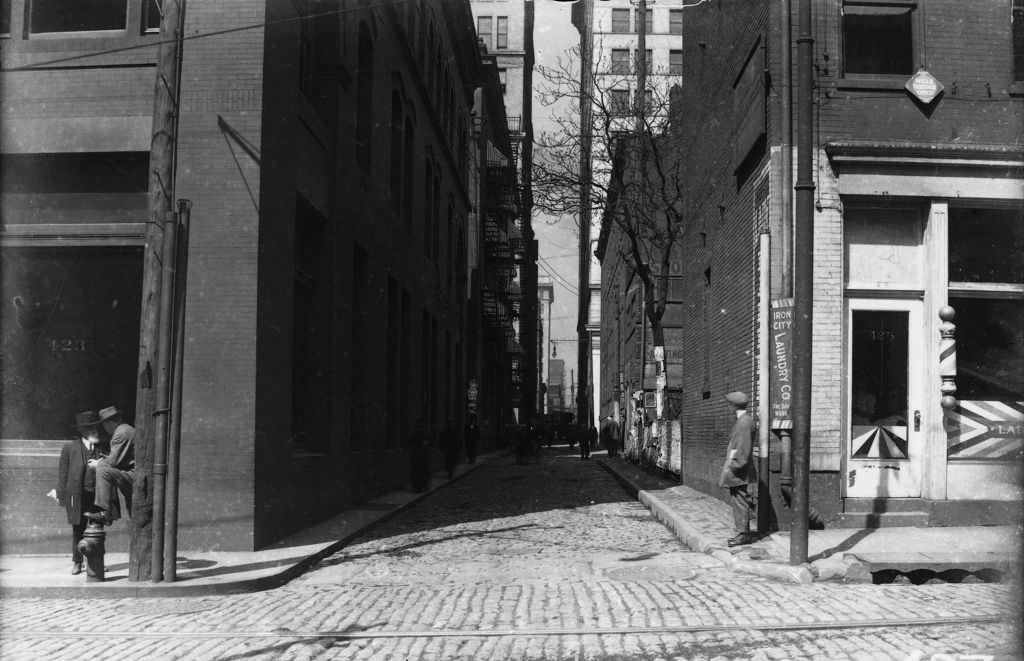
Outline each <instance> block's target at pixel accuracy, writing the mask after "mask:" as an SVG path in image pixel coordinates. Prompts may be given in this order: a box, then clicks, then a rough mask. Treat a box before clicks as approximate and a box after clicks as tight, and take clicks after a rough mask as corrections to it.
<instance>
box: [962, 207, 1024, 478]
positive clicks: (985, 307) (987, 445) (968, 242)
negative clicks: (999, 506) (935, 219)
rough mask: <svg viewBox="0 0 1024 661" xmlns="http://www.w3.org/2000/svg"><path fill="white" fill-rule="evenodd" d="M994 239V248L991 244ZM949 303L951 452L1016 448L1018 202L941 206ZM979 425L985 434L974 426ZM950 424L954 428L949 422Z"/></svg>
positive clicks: (1023, 248)
mask: <svg viewBox="0 0 1024 661" xmlns="http://www.w3.org/2000/svg"><path fill="white" fill-rule="evenodd" d="M995 246H998V248H994V247H995ZM948 250H949V304H950V305H951V306H952V307H953V309H954V310H956V318H955V319H954V323H955V324H956V336H955V337H956V349H957V355H956V368H957V370H956V397H957V399H958V400H959V402H960V406H959V408H958V409H956V417H955V418H954V420H957V421H958V422H959V429H958V430H957V431H958V432H959V433H954V434H951V435H950V438H949V445H948V448H947V452H948V456H949V458H950V460H954V459H971V460H977V459H994V460H1000V459H1012V458H1018V459H1019V458H1020V457H1021V456H1022V455H1024V433H1022V432H1021V427H1020V424H1019V422H1017V423H1013V422H1010V419H1012V417H1013V416H1014V413H1013V410H1014V409H1017V410H1019V406H1020V404H1019V402H1020V401H1021V400H1022V399H1024V220H1022V216H1021V213H1020V209H1019V208H1018V209H984V208H961V207H953V206H951V207H950V209H949V243H948ZM982 427H987V428H988V430H987V433H982V434H977V433H974V432H975V431H976V430H977V429H979V428H982ZM954 429H956V428H954Z"/></svg>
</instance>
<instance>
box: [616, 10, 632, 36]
mask: <svg viewBox="0 0 1024 661" xmlns="http://www.w3.org/2000/svg"><path fill="white" fill-rule="evenodd" d="M612 32H629V10H628V9H613V10H612Z"/></svg>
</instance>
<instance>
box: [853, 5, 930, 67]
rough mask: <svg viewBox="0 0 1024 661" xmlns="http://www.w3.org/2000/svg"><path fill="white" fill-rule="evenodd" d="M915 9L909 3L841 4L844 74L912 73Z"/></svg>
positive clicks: (914, 6)
mask: <svg viewBox="0 0 1024 661" xmlns="http://www.w3.org/2000/svg"><path fill="white" fill-rule="evenodd" d="M915 8H916V3H911V2H871V1H869V0H863V1H859V2H844V3H843V18H842V25H843V65H844V68H845V72H846V74H847V75H851V74H866V75H908V76H909V75H911V74H913V73H914V11H915Z"/></svg>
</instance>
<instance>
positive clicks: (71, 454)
mask: <svg viewBox="0 0 1024 661" xmlns="http://www.w3.org/2000/svg"><path fill="white" fill-rule="evenodd" d="M75 429H77V430H78V436H79V438H77V439H75V440H73V441H69V442H68V443H66V444H65V445H64V447H63V448H61V450H60V463H59V464H58V470H57V488H56V489H55V490H54V491H51V492H50V494H51V495H52V496H53V497H54V498H56V499H57V504H58V505H60V506H62V507H63V508H64V511H65V512H67V516H68V523H70V524H71V573H72V574H74V575H78V574H81V573H82V563H83V562H84V560H85V559H84V558H83V557H82V552H81V551H79V550H78V542H80V541H81V540H82V537H83V535H84V534H85V526H86V524H87V523H88V521H89V519H88V517H86V516H85V514H86V512H90V511H92V509H93V507H94V505H93V504H94V502H95V499H96V469H95V467H94V463H93V462H94V461H96V460H97V459H99V458H100V457H101V456H102V453H103V451H104V449H105V447H104V445H105V444H104V443H103V441H102V440H101V438H100V419H99V416H98V415H96V412H95V411H82V412H81V413H77V414H75Z"/></svg>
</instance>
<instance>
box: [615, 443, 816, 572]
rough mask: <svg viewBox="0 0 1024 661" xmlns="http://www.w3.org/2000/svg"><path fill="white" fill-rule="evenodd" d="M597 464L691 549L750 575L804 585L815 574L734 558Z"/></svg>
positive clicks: (799, 568) (659, 501)
mask: <svg viewBox="0 0 1024 661" xmlns="http://www.w3.org/2000/svg"><path fill="white" fill-rule="evenodd" d="M597 463H598V464H599V465H600V466H601V467H602V468H604V469H605V470H606V471H608V473H609V474H611V475H612V477H614V478H615V479H616V480H617V481H618V482H619V484H621V485H622V486H623V487H625V489H626V491H628V492H629V493H630V494H631V495H632V496H633V497H634V498H636V499H637V500H638V501H640V502H641V503H643V504H644V505H645V506H646V507H647V509H649V510H650V511H651V514H653V515H654V517H655V518H656V519H658V520H659V521H661V522H662V523H663V524H664V525H665V527H667V528H668V529H669V530H671V531H672V533H673V534H674V535H675V536H676V537H678V538H679V541H681V542H682V543H683V544H686V546H688V547H690V548H691V549H693V550H694V551H697V552H698V553H704V554H706V555H710V556H711V557H713V558H715V559H716V560H718V561H720V562H721V563H722V564H723V565H725V566H726V567H728V568H729V569H732V570H733V571H738V572H743V573H745V574H754V575H757V576H762V577H764V578H771V579H775V580H778V581H783V582H786V583H798V584H807V583H813V582H814V580H815V573H814V572H813V571H812V569H811V565H808V564H804V565H784V564H780V563H775V562H757V561H754V560H741V559H738V558H736V557H735V556H734V555H733V554H732V553H730V552H729V551H728V550H727V548H726V547H724V546H723V545H722V542H721V541H719V540H718V539H717V538H714V537H712V536H711V535H708V534H706V533H705V532H704V531H702V530H700V529H699V528H698V527H697V526H694V525H692V524H690V523H688V522H687V521H686V519H685V518H684V517H683V515H682V514H680V513H679V512H676V511H675V510H673V509H672V508H671V507H670V506H669V505H668V504H667V503H666V502H665V501H664V500H662V499H661V498H659V497H658V496H657V495H656V494H654V493H652V492H650V491H646V490H644V489H640V488H639V487H638V486H637V485H636V484H634V483H633V482H632V481H630V480H629V478H628V477H626V476H625V475H622V474H621V473H619V472H618V471H616V470H615V469H614V468H613V467H612V466H610V465H609V464H608V462H606V461H601V460H598V462H597Z"/></svg>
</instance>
